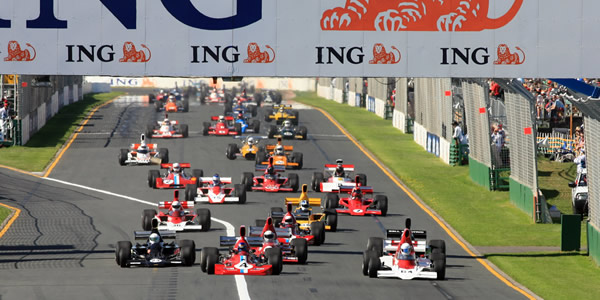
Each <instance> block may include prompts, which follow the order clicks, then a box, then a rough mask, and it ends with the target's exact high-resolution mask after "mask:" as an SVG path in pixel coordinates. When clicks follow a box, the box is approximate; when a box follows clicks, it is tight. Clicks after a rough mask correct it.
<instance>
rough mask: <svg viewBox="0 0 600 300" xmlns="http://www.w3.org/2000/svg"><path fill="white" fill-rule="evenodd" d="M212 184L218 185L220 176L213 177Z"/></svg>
mask: <svg viewBox="0 0 600 300" xmlns="http://www.w3.org/2000/svg"><path fill="white" fill-rule="evenodd" d="M212 182H213V184H220V183H221V176H219V174H215V175H213V177H212Z"/></svg>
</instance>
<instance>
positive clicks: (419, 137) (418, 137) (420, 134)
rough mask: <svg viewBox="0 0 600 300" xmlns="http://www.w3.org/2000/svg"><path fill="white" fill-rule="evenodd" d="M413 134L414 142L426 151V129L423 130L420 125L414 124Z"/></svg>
mask: <svg viewBox="0 0 600 300" xmlns="http://www.w3.org/2000/svg"><path fill="white" fill-rule="evenodd" d="M413 132H414V134H413V139H414V141H415V142H416V143H417V144H419V145H421V147H423V148H424V149H427V129H425V127H423V126H422V125H421V124H419V123H417V122H415V123H414V127H413Z"/></svg>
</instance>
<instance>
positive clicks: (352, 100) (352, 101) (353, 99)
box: [348, 91, 357, 106]
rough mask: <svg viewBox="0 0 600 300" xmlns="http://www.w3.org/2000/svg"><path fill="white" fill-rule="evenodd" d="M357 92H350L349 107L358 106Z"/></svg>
mask: <svg viewBox="0 0 600 300" xmlns="http://www.w3.org/2000/svg"><path fill="white" fill-rule="evenodd" d="M356 95H357V94H356V92H352V91H349V92H348V105H350V106H356Z"/></svg>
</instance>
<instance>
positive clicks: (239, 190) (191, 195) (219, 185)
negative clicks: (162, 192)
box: [185, 174, 246, 204]
mask: <svg viewBox="0 0 600 300" xmlns="http://www.w3.org/2000/svg"><path fill="white" fill-rule="evenodd" d="M226 184H231V177H220V176H219V174H215V175H214V176H213V177H199V178H198V182H197V183H196V184H188V185H187V186H186V187H185V200H188V201H195V202H205V203H211V204H215V203H217V204H221V203H239V204H244V203H246V189H245V187H244V185H243V184H236V185H234V187H233V188H231V187H226V186H225V185H226Z"/></svg>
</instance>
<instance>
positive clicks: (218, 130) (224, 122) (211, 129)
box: [202, 116, 242, 136]
mask: <svg viewBox="0 0 600 300" xmlns="http://www.w3.org/2000/svg"><path fill="white" fill-rule="evenodd" d="M210 120H211V121H217V123H215V124H214V125H212V124H211V123H210V122H204V123H203V128H202V135H204V136H207V135H220V136H224V135H240V134H242V124H240V123H236V122H235V120H234V118H233V117H231V116H227V117H226V116H212V117H210Z"/></svg>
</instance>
